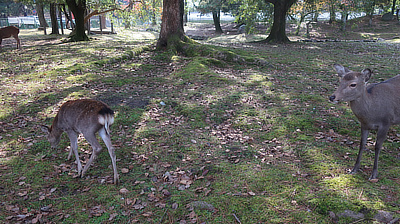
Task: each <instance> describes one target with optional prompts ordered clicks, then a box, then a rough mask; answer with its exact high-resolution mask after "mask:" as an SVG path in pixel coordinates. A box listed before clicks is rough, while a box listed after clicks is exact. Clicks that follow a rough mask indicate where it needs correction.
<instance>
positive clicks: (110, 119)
mask: <svg viewBox="0 0 400 224" xmlns="http://www.w3.org/2000/svg"><path fill="white" fill-rule="evenodd" d="M99 123H100V124H101V125H103V126H104V129H106V133H107V135H110V133H111V130H110V126H111V125H112V124H113V123H114V111H112V110H111V109H110V108H107V107H106V108H103V109H102V110H100V112H99Z"/></svg>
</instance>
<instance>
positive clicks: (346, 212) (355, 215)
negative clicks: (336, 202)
mask: <svg viewBox="0 0 400 224" xmlns="http://www.w3.org/2000/svg"><path fill="white" fill-rule="evenodd" d="M337 216H338V217H348V218H352V219H357V220H358V219H363V218H364V214H363V213H357V212H353V211H351V210H344V212H342V213H340V214H338V215H337Z"/></svg>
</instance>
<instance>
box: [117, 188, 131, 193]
mask: <svg viewBox="0 0 400 224" xmlns="http://www.w3.org/2000/svg"><path fill="white" fill-rule="evenodd" d="M119 193H121V194H127V193H129V190H128V189H126V188H121V190H119Z"/></svg>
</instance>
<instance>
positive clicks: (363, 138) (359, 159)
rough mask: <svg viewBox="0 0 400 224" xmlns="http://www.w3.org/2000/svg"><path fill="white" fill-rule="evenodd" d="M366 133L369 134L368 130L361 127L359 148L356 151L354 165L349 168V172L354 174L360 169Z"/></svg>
mask: <svg viewBox="0 0 400 224" xmlns="http://www.w3.org/2000/svg"><path fill="white" fill-rule="evenodd" d="M368 134H369V131H368V130H367V129H365V128H363V127H361V142H360V149H359V151H358V156H357V160H356V163H355V164H354V167H353V169H352V170H351V172H350V174H355V173H357V171H358V170H359V169H360V165H361V158H362V153H363V151H364V150H365V145H366V144H367V137H368Z"/></svg>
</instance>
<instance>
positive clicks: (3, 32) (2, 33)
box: [0, 26, 21, 48]
mask: <svg viewBox="0 0 400 224" xmlns="http://www.w3.org/2000/svg"><path fill="white" fill-rule="evenodd" d="M18 34H19V29H18V28H17V27H15V26H6V27H3V28H0V47H1V42H2V41H3V39H6V38H9V37H11V36H12V37H14V39H15V40H16V41H17V48H20V47H21V40H20V39H19V38H18Z"/></svg>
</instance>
